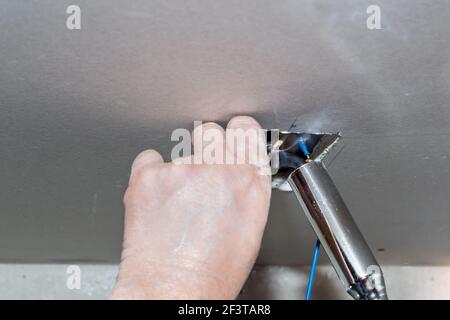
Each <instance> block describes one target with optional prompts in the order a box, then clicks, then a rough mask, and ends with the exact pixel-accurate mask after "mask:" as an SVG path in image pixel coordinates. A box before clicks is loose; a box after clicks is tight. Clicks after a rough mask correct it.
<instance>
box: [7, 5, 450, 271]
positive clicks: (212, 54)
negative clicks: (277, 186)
mask: <svg viewBox="0 0 450 320" xmlns="http://www.w3.org/2000/svg"><path fill="white" fill-rule="evenodd" d="M371 2H372V1H365V0H354V1H349V0H348V1H334V0H329V1H312V0H311V1H306V0H303V1H301V0H292V1H259V0H253V1H240V0H239V1H238V0H227V1H210V0H203V1H200V0H197V1H196V0H193V1H181V0H180V1H170V0H165V1H144V0H141V1H119V0H114V1H112V0H96V1H84V0H77V1H76V4H77V5H79V6H80V8H81V30H68V29H67V28H66V18H67V14H66V8H67V6H69V5H71V4H73V1H65V0H64V1H56V0H54V1H50V0H41V1H23V0H16V1H6V0H0V112H1V113H0V150H1V154H0V219H1V220H0V221H1V222H0V261H1V262H12V261H15V262H18V261H25V262H50V261H56V262H67V261H91V262H115V261H118V259H119V255H120V247H121V236H122V217H123V208H122V202H121V198H122V195H123V192H124V190H125V188H126V184H127V175H128V171H129V166H130V162H131V161H132V159H133V157H134V156H135V155H136V154H137V153H138V152H139V151H141V150H143V149H146V148H156V149H159V150H161V151H162V152H163V154H164V155H165V157H166V159H168V155H169V151H170V149H171V147H172V146H173V143H172V142H170V134H171V131H172V130H173V129H175V128H179V127H185V128H191V127H192V122H193V120H214V121H219V122H220V123H222V124H223V123H225V122H226V121H227V120H228V119H230V117H232V116H233V115H236V114H250V115H253V116H255V117H256V118H257V119H258V120H259V121H260V122H261V123H262V124H263V125H264V126H265V127H267V128H282V129H288V128H290V127H291V126H292V125H293V124H294V127H295V129H296V130H312V131H341V132H342V133H343V137H344V139H343V141H342V142H341V144H340V146H339V147H338V149H336V150H335V152H334V154H333V155H332V159H331V158H330V159H331V161H330V162H331V163H329V169H330V173H331V175H332V176H333V177H334V178H335V180H336V183H337V185H338V186H339V188H340V190H341V192H342V194H343V196H344V198H345V199H346V200H347V202H348V206H349V208H350V209H351V211H352V212H353V215H354V217H355V220H356V221H357V223H358V224H359V225H360V227H361V229H362V231H363V233H364V234H365V236H366V238H367V241H368V243H369V244H370V245H371V246H372V247H373V248H374V250H375V251H376V252H375V253H376V255H377V257H378V258H379V259H380V261H381V262H382V263H390V264H449V263H450V250H449V245H450V205H449V203H450V197H449V194H450V166H449V165H450V139H449V135H450V123H449V120H450V107H449V101H450V99H449V98H450V88H449V85H450V64H449V58H448V57H449V56H450V41H449V29H450V20H449V19H448V17H449V15H450V7H449V6H448V2H447V1H433V2H430V1H417V0H415V1H406V0H404V1H401V0H396V1H388V0H383V1H381V0H380V1H377V5H379V6H380V8H381V27H382V28H381V30H369V29H368V28H367V26H366V19H367V17H368V14H367V13H366V9H367V7H368V6H369V5H371V4H372V3H371ZM314 241H315V240H314V235H313V233H312V231H311V229H310V227H309V225H308V223H307V221H306V219H305V217H304V215H303V213H301V212H300V211H299V209H298V208H297V205H296V203H295V200H294V197H293V195H292V194H289V193H279V192H276V193H275V195H274V197H273V202H272V208H271V214H270V221H269V225H268V227H267V232H266V236H265V238H264V243H263V248H262V251H261V256H260V259H259V262H260V263H270V264H296V263H300V264H306V263H309V260H310V253H311V250H312V247H313V245H314ZM378 250H379V251H378ZM324 261H325V260H324Z"/></svg>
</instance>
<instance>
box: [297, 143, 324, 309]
mask: <svg viewBox="0 0 450 320" xmlns="http://www.w3.org/2000/svg"><path fill="white" fill-rule="evenodd" d="M298 143H299V147H300V150H302V152H303V153H304V154H305V156H306V158H307V159H309V151H308V146H307V145H306V142H305V140H304V139H303V138H300V140H299V141H298ZM319 249H320V241H319V240H317V242H316V247H315V248H314V255H313V260H312V263H311V270H310V271H309V279H308V288H307V289H306V300H310V299H311V292H312V285H313V282H314V274H315V273H316V265H317V258H318V257H319Z"/></svg>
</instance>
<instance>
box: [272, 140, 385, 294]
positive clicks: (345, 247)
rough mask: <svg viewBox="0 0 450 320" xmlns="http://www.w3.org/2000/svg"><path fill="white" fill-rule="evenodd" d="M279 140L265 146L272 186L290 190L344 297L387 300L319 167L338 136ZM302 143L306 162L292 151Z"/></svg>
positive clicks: (348, 217) (376, 269)
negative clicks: (272, 166)
mask: <svg viewBox="0 0 450 320" xmlns="http://www.w3.org/2000/svg"><path fill="white" fill-rule="evenodd" d="M278 135H279V140H278V142H275V143H274V144H270V145H269V148H270V151H271V160H272V161H273V162H275V164H276V165H278V168H277V169H278V171H277V173H276V174H275V175H274V178H273V184H272V186H273V187H275V188H278V189H281V190H292V191H294V193H295V195H296V197H297V199H298V201H299V203H300V205H301V206H302V208H303V210H304V212H305V214H306V216H307V218H308V220H309V222H310V223H311V226H312V227H313V229H314V231H315V233H316V235H317V237H318V239H319V240H320V242H321V244H322V246H323V248H324V249H325V251H326V253H327V255H328V257H329V258H330V260H331V263H332V265H333V267H334V269H335V270H336V273H337V275H338V277H339V279H340V280H341V282H342V284H343V285H344V287H345V289H346V290H347V292H348V293H349V294H350V295H351V296H352V297H353V298H354V299H357V300H386V299H387V294H386V289H385V284H384V278H383V274H382V271H381V268H380V266H379V265H378V263H377V261H376V259H375V257H374V256H373V254H372V251H371V250H370V248H369V246H368V245H367V243H366V241H365V239H364V237H363V235H362V234H361V232H360V231H359V228H358V226H357V225H356V223H355V221H354V220H353V218H352V216H351V214H350V212H349V210H348V209H347V206H346V205H345V203H344V201H343V199H342V197H341V195H340V194H339V192H338V190H337V188H336V185H335V184H334V183H333V181H332V179H331V177H330V176H329V174H328V172H327V170H326V169H325V167H324V165H323V163H322V159H323V157H324V156H325V155H326V153H327V152H328V150H329V149H330V148H331V146H332V145H334V143H336V142H337V140H338V139H339V135H338V134H317V135H313V134H302V133H284V132H278ZM300 138H301V139H304V141H306V143H307V144H308V148H309V150H311V153H310V155H309V157H308V158H306V156H305V155H304V154H302V153H301V150H300V149H299V147H297V146H296V145H298V141H299V139H300ZM273 146H276V150H275V149H274V148H273Z"/></svg>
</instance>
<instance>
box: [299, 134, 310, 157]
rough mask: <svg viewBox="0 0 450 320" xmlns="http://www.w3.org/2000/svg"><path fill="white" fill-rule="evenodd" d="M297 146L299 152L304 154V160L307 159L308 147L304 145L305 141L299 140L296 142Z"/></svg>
mask: <svg viewBox="0 0 450 320" xmlns="http://www.w3.org/2000/svg"><path fill="white" fill-rule="evenodd" d="M298 144H299V146H300V150H302V152H303V153H304V154H305V156H306V158H308V159H309V151H308V146H307V145H306V142H305V140H304V139H303V138H300V140H299V141H298Z"/></svg>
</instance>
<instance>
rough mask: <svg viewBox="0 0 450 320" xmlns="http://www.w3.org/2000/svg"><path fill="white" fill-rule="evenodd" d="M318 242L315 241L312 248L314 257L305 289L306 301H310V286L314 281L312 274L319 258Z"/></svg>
mask: <svg viewBox="0 0 450 320" xmlns="http://www.w3.org/2000/svg"><path fill="white" fill-rule="evenodd" d="M319 249H320V241H319V240H317V242H316V247H315V248H314V255H313V259H312V263H311V270H310V271H309V279H308V288H307V289H306V300H311V292H312V284H313V281H314V274H315V273H316V265H317V258H318V257H319Z"/></svg>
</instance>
